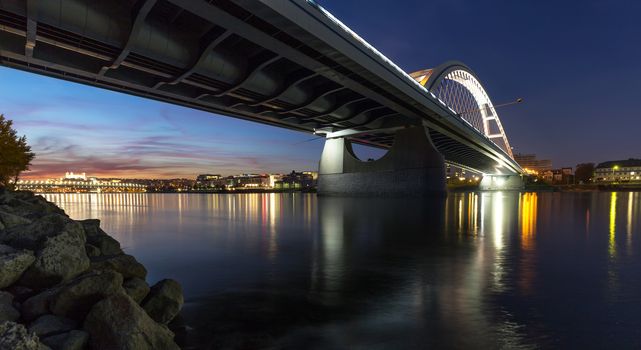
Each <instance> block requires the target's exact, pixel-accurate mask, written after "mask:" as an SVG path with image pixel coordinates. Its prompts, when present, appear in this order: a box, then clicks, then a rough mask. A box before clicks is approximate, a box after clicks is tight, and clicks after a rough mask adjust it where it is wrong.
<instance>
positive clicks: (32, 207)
mask: <svg viewBox="0 0 641 350" xmlns="http://www.w3.org/2000/svg"><path fill="white" fill-rule="evenodd" d="M5 204H7V205H9V206H10V207H11V208H12V212H13V213H14V214H16V215H18V216H22V217H24V218H29V219H37V218H39V217H41V216H44V215H47V214H59V215H65V216H66V214H65V212H64V210H62V209H60V208H58V207H57V206H56V205H55V204H53V203H51V202H49V201H47V200H46V199H45V198H44V197H43V196H39V195H38V196H34V195H33V193H32V192H26V191H25V192H14V194H13V198H12V199H10V200H8V201H6V203H5Z"/></svg>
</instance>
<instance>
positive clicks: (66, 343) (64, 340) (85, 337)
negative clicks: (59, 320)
mask: <svg viewBox="0 0 641 350" xmlns="http://www.w3.org/2000/svg"><path fill="white" fill-rule="evenodd" d="M41 341H42V342H43V343H44V344H45V345H48V346H50V347H51V348H52V349H56V350H82V349H85V348H86V346H87V343H88V342H89V333H87V332H85V331H81V330H77V329H76V330H73V331H71V332H67V333H62V334H58V335H52V336H49V337H46V338H42V339H41Z"/></svg>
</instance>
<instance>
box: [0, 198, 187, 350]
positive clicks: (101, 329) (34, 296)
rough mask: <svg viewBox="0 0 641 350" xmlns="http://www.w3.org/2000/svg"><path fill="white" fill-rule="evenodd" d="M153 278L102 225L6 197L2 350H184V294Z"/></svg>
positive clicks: (0, 249) (1, 223)
mask: <svg viewBox="0 0 641 350" xmlns="http://www.w3.org/2000/svg"><path fill="white" fill-rule="evenodd" d="M146 276H147V269H146V268H145V267H144V266H143V265H142V264H140V263H139V262H138V261H137V260H136V259H135V258H134V257H133V256H131V255H128V254H125V252H123V250H122V249H121V246H120V243H119V242H118V241H117V240H115V239H113V238H112V237H110V236H109V235H108V234H107V233H105V232H104V231H103V230H102V229H101V228H100V221H99V220H96V219H89V220H81V221H78V220H72V219H71V218H69V216H68V215H67V214H65V212H64V211H63V210H62V209H60V208H59V207H57V206H56V205H54V204H53V203H50V202H48V201H47V200H45V199H44V198H43V197H42V196H37V195H34V194H33V193H31V192H22V191H19V192H13V191H8V190H5V189H0V349H53V350H56V349H65V350H71V349H84V348H87V347H90V348H92V349H122V348H128V349H178V348H179V347H178V345H177V344H176V343H175V341H174V332H172V331H171V330H170V328H169V327H168V325H169V324H170V322H171V321H172V320H173V319H174V318H175V317H176V316H177V315H178V313H179V311H180V309H181V308H182V305H183V303H184V299H183V292H182V288H181V286H180V284H178V282H176V281H174V280H170V279H165V280H161V281H159V282H158V283H156V284H155V285H153V286H151V287H150V286H149V285H148V283H147V282H146V281H145V278H146Z"/></svg>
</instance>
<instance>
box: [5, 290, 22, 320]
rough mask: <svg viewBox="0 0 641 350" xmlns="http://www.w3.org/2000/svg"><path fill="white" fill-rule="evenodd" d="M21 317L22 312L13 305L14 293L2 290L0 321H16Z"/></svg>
mask: <svg viewBox="0 0 641 350" xmlns="http://www.w3.org/2000/svg"><path fill="white" fill-rule="evenodd" d="M19 318H20V312H19V311H18V310H16V308H15V307H13V295H12V294H11V293H7V292H2V291H0V322H2V321H15V320H17V319H19Z"/></svg>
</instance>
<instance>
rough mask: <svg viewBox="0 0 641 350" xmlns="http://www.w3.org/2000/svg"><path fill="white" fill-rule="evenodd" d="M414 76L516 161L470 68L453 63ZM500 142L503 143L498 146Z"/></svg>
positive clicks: (492, 108) (459, 63)
mask: <svg viewBox="0 0 641 350" xmlns="http://www.w3.org/2000/svg"><path fill="white" fill-rule="evenodd" d="M410 75H411V76H412V77H413V78H414V79H415V80H416V81H418V82H419V83H420V84H421V85H423V86H424V87H425V88H427V89H428V90H429V91H430V92H431V93H433V94H434V95H435V96H436V97H437V98H438V99H440V100H441V101H442V102H444V103H445V104H446V105H447V106H448V107H450V108H451V109H452V110H454V111H455V112H456V113H457V114H458V115H459V116H460V117H461V118H462V119H463V120H465V121H466V122H467V123H468V124H470V125H471V126H472V127H474V128H475V129H476V130H477V131H478V132H479V133H481V134H483V135H485V136H486V137H487V138H489V139H490V140H491V141H492V142H494V144H496V145H497V146H499V147H501V149H503V150H504V151H505V152H506V153H507V154H508V155H509V156H510V158H512V159H514V155H513V154H512V148H511V147H510V143H509V141H508V139H507V135H506V134H505V130H504V129H503V125H502V124H501V120H500V119H499V116H498V114H497V113H496V110H495V109H494V105H493V104H492V100H490V97H489V96H488V94H487V92H486V91H485V89H484V88H483V85H482V84H481V82H480V80H479V79H478V77H477V76H476V74H475V73H474V72H473V71H472V70H471V69H470V68H469V67H468V66H466V65H465V64H464V63H461V62H457V61H449V62H446V63H444V64H441V65H440V66H438V67H436V68H433V69H424V70H421V71H417V72H414V73H412V74H410ZM497 139H498V140H500V141H499V142H497Z"/></svg>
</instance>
